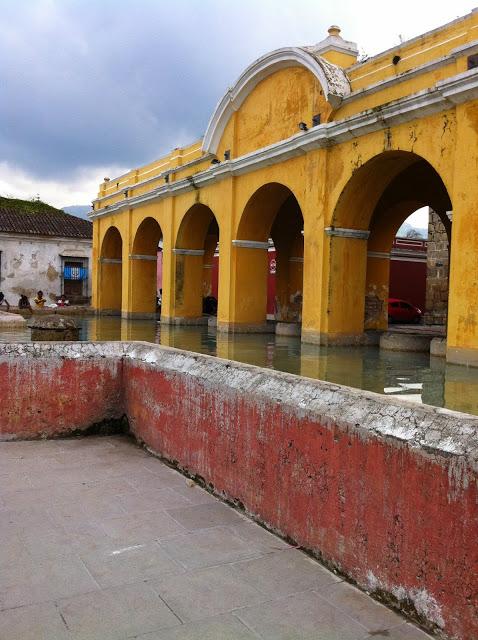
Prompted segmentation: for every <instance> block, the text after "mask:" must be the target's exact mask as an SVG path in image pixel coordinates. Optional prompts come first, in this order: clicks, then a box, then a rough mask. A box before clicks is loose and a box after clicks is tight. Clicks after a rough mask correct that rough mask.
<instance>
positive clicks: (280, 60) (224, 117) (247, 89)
mask: <svg viewBox="0 0 478 640" xmlns="http://www.w3.org/2000/svg"><path fill="white" fill-rule="evenodd" d="M297 66H302V67H305V68H306V69H308V70H309V71H310V72H311V73H312V74H313V75H314V76H315V77H316V78H317V80H318V81H319V83H320V85H321V87H322V91H323V93H324V96H325V97H326V99H327V100H328V102H329V103H330V105H331V106H332V108H334V109H335V108H337V107H338V106H339V105H340V103H341V101H342V98H343V97H344V96H346V95H348V94H349V93H350V84H349V81H348V78H347V76H346V74H345V72H344V71H343V69H341V68H340V67H337V66H336V65H334V64H332V63H330V62H328V61H327V60H324V58H322V57H321V56H319V55H317V54H316V53H315V52H314V50H313V48H306V47H284V48H282V49H277V50H276V51H272V52H270V53H267V54H266V55H264V56H262V57H260V58H258V59H257V60H256V61H255V62H253V63H252V64H251V65H250V66H249V67H247V69H246V70H245V71H244V72H243V73H242V74H241V76H240V77H239V78H238V80H237V81H236V82H235V84H234V85H233V87H231V88H230V89H228V91H227V92H226V93H225V95H224V96H223V97H222V98H221V100H220V101H219V102H218V104H217V106H216V108H215V110H214V113H213V114H212V116H211V119H210V121H209V124H208V127H207V129H206V133H205V135H204V140H203V149H204V151H205V152H208V153H216V151H217V148H218V145H219V142H220V140H221V138H222V135H223V133H224V130H225V128H226V125H227V123H228V122H229V120H230V118H231V116H232V114H233V113H234V111H237V110H238V109H239V107H240V106H241V104H242V103H243V102H244V100H245V99H246V98H247V96H248V95H249V94H250V93H251V92H252V91H253V90H254V88H255V87H256V86H257V85H258V84H259V82H261V81H262V80H264V79H265V78H267V77H268V76H270V75H272V74H273V73H275V72H276V71H279V70H280V69H286V68H288V67H297Z"/></svg>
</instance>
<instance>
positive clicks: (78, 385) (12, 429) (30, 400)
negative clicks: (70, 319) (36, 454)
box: [0, 357, 123, 439]
mask: <svg viewBox="0 0 478 640" xmlns="http://www.w3.org/2000/svg"><path fill="white" fill-rule="evenodd" d="M121 369H122V362H121V361H120V360H110V359H108V360H106V359H103V360H101V359H95V360H90V359H88V360H77V359H74V360H69V359H56V358H33V359H30V358H26V357H22V358H15V359H12V360H6V361H0V398H1V399H2V400H1V402H0V439H9V438H10V437H12V438H19V439H22V438H23V439H26V438H38V437H53V436H59V435H61V434H68V433H71V432H72V431H75V430H77V429H78V430H85V429H88V427H90V426H92V425H93V424H97V423H101V422H103V421H104V420H110V419H112V418H119V417H121V415H122V414H123V402H122V376H121Z"/></svg>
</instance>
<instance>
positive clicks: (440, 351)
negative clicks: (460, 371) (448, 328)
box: [430, 338, 446, 358]
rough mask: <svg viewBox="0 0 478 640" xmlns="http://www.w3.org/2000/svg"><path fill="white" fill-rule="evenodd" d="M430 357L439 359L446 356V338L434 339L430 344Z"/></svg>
mask: <svg viewBox="0 0 478 640" xmlns="http://www.w3.org/2000/svg"><path fill="white" fill-rule="evenodd" d="M430 355H431V356H436V357H437V358H444V357H445V356H446V338H432V341H431V342H430Z"/></svg>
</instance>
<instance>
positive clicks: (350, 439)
mask: <svg viewBox="0 0 478 640" xmlns="http://www.w3.org/2000/svg"><path fill="white" fill-rule="evenodd" d="M15 347H20V345H15ZM5 348H6V347H5V345H0V364H1V366H6V367H7V369H6V370H5V369H4V370H3V371H6V372H7V373H8V372H9V371H10V372H11V371H13V369H14V367H15V366H16V365H15V364H14V361H13V362H8V361H9V360H11V359H12V358H11V352H10V355H9V354H5ZM21 348H22V349H23V351H22V355H23V358H24V361H25V362H28V366H29V368H30V369H31V370H32V371H35V370H37V371H39V372H43V371H44V370H45V368H49V376H50V378H51V384H50V387H51V388H55V387H54V385H57V384H59V382H58V381H57V380H56V377H57V376H60V375H63V374H64V370H63V369H62V366H60V363H59V362H56V361H61V360H62V355H61V354H62V349H66V350H67V353H66V354H65V361H66V362H67V363H68V367H70V369H69V371H70V373H71V375H72V378H73V380H74V384H72V385H70V386H68V387H66V389H69V390H70V396H69V399H70V402H71V403H72V404H75V403H78V384H79V383H80V381H81V380H85V379H86V380H89V382H88V383H87V385H88V384H92V385H93V383H92V381H93V380H96V382H95V384H94V385H93V386H92V387H88V389H90V390H91V393H96V394H97V396H98V397H102V398H103V400H104V403H105V407H107V408H108V409H107V411H108V412H109V415H110V417H111V416H116V417H120V414H121V413H122V412H123V411H124V412H126V414H127V416H128V420H129V424H130V428H131V430H132V432H133V433H134V435H135V436H136V437H137V438H138V440H140V441H143V442H144V443H146V444H147V445H148V446H149V447H150V448H151V449H153V450H154V451H156V452H157V453H159V454H161V455H162V456H164V457H165V458H167V459H169V460H170V461H172V462H175V463H176V464H177V465H178V466H179V467H181V468H182V469H184V470H186V471H187V472H188V473H190V474H193V475H198V476H201V477H202V478H203V479H204V481H205V482H206V483H207V484H209V485H211V487H213V488H214V490H215V491H217V492H218V493H220V494H222V495H223V496H225V497H227V498H228V499H230V500H233V501H235V502H236V503H240V504H242V505H243V506H244V508H245V509H246V510H247V511H249V512H250V513H251V514H252V515H253V516H254V517H255V518H257V519H258V520H260V521H261V522H264V523H265V524H267V525H268V526H269V527H271V528H272V529H274V530H276V531H277V532H279V533H281V534H282V535H284V536H288V537H289V538H291V539H293V540H295V541H296V542H297V543H298V544H299V545H302V546H303V547H305V548H307V549H309V550H310V551H312V552H313V553H314V554H315V555H317V556H318V557H320V558H322V559H323V560H324V561H325V562H326V563H327V564H329V566H332V567H334V568H336V569H337V570H339V571H341V572H342V573H343V574H345V575H346V576H348V577H349V578H350V579H352V580H354V581H356V582H357V583H358V584H359V585H360V586H361V587H363V588H364V589H366V590H367V591H369V592H371V593H374V594H375V595H376V596H378V597H381V598H383V599H385V600H386V601H389V602H394V603H395V604H396V605H398V606H400V607H401V608H402V610H404V611H405V612H408V613H411V614H412V615H413V616H414V617H415V618H418V619H419V620H420V621H421V622H422V623H423V624H424V625H425V626H427V627H428V628H430V629H433V630H435V631H438V632H439V634H440V635H442V636H443V637H449V638H460V639H462V640H465V639H466V640H469V639H470V638H474V637H478V617H477V615H478V614H477V610H478V609H477V604H478V602H477V590H478V589H477V587H478V578H477V575H478V572H477V568H478V546H477V545H476V540H477V536H478V495H477V469H478V464H477V461H478V455H477V437H476V436H477V433H478V419H476V418H474V417H471V416H466V415H463V414H457V413H452V412H448V411H444V410H439V409H433V408H431V407H426V406H418V405H410V404H407V403H406V402H400V401H398V400H395V399H394V400H391V399H387V398H384V397H382V396H379V395H376V394H372V393H367V392H362V391H356V390H353V389H348V388H346V387H341V386H338V385H332V384H329V383H323V382H320V381H314V380H308V379H304V378H299V377H296V376H292V375H288V374H283V373H279V372H274V371H269V370H267V371H266V370H264V369H260V368H257V367H252V366H248V365H242V364H239V363H232V362H227V361H224V360H220V359H216V358H210V357H207V356H201V355H196V354H192V353H188V352H184V351H176V350H174V349H168V348H164V347H158V346H155V345H150V344H145V343H131V344H129V345H127V344H120V343H115V344H109V345H91V344H90V345H88V344H86V345H85V344H80V343H76V344H75V345H71V344H70V345H55V347H54V348H53V347H51V348H50V351H48V348H47V347H42V349H43V351H35V350H36V349H37V345H21ZM84 349H85V350H86V351H87V353H85V352H84V351H83V350H84ZM95 349H98V352H97V353H96V354H94V350H95ZM30 351H31V353H30ZM2 352H3V354H4V355H3V356H2ZM46 357H47V359H48V360H49V361H51V362H49V363H45V362H44V360H45V359H46ZM121 359H122V363H123V364H122V366H121V365H120V362H121ZM110 367H111V368H110ZM88 371H90V373H87V372H88ZM31 375H32V376H33V374H31ZM42 375H43V374H42ZM98 375H100V376H103V377H102V378H101V377H98ZM114 375H116V376H117V379H118V380H119V381H120V391H121V390H122V402H120V400H119V398H118V387H117V386H115V385H114V384H113V383H112V379H113V378H114ZM33 379H34V380H35V381H36V382H37V386H36V388H35V389H31V388H30V389H29V388H28V387H27V386H18V385H17V386H16V387H15V390H16V393H18V394H19V398H12V402H11V407H14V408H15V407H17V406H18V407H26V406H28V405H29V403H31V402H32V401H33V402H37V401H38V396H39V394H40V393H43V394H44V393H45V390H44V389H43V390H42V389H41V386H40V385H39V384H38V381H39V380H40V377H39V375H37V376H33ZM0 381H1V382H0V390H2V389H4V388H5V384H6V383H5V378H4V377H2V378H0ZM103 381H104V384H103ZM8 384H9V383H7V386H8ZM62 390H63V392H64V393H65V392H66V391H65V388H64V387H62ZM2 397H4V396H3V394H2ZM65 401H66V400H65V398H63V404H62V407H63V406H64V405H65ZM95 406H96V409H95V412H93V414H92V413H91V408H88V403H82V404H81V410H80V408H78V409H77V413H76V414H74V415H75V416H76V422H75V425H76V428H78V424H80V423H82V424H84V425H86V424H87V422H88V420H90V419H91V420H94V421H98V419H99V418H100V417H101V416H102V415H103V413H102V410H101V407H100V406H99V405H95ZM48 407H49V411H51V416H52V420H53V419H55V420H56V417H57V416H58V415H59V409H58V407H55V405H54V401H53V399H52V400H51V402H50V403H49V404H48ZM87 410H88V412H89V413H88V414H87V413H86V411H87ZM0 411H2V412H3V413H0V416H1V418H2V424H3V420H4V419H5V416H6V415H7V414H6V412H5V408H4V407H2V409H1V410H0ZM82 411H84V412H85V414H84V416H83V419H82V420H79V418H78V412H80V413H81V412H82ZM43 420H44V421H43V422H42V423H41V424H42V429H43V433H45V432H46V431H45V429H46V426H45V425H46V422H47V418H45V417H44V419H43ZM7 421H8V417H7ZM17 424H18V423H17ZM38 424H40V423H38ZM63 424H64V426H66V423H63ZM2 431H4V432H5V433H10V434H12V433H13V431H12V430H11V427H10V430H4V429H3V427H2ZM29 433H30V435H33V431H32V430H30V432H29ZM50 433H55V430H54V426H52V428H51V431H50ZM22 434H23V432H20V435H22Z"/></svg>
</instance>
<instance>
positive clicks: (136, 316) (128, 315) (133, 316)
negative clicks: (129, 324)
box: [121, 311, 159, 320]
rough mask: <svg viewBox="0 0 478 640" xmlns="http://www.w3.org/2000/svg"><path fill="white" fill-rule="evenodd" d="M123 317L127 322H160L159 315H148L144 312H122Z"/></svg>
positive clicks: (152, 313) (153, 313)
mask: <svg viewBox="0 0 478 640" xmlns="http://www.w3.org/2000/svg"><path fill="white" fill-rule="evenodd" d="M121 317H122V318H124V319H125V320H159V315H158V314H157V313H155V312H151V313H147V312H144V311H122V312H121Z"/></svg>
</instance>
